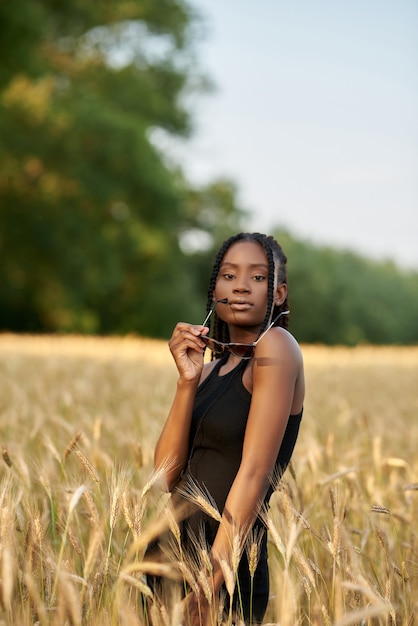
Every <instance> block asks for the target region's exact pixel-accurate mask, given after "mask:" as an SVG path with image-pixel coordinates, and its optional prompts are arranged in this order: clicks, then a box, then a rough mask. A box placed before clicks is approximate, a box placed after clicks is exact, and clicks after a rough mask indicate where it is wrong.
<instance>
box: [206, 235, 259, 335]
mask: <svg viewBox="0 0 418 626" xmlns="http://www.w3.org/2000/svg"><path fill="white" fill-rule="evenodd" d="M268 272H269V266H268V260H267V255H266V253H265V252H264V250H263V248H262V246H261V245H260V244H259V243H257V242H255V241H238V242H236V243H234V244H233V245H232V246H231V247H230V248H229V249H228V251H227V252H226V253H225V256H224V258H223V260H222V263H221V265H220V268H219V274H218V278H217V281H216V286H215V291H214V298H215V299H216V300H220V299H222V298H228V304H226V305H225V304H219V305H218V307H217V313H218V315H219V317H220V318H221V319H222V320H224V321H225V322H226V323H227V324H230V325H237V326H246V327H254V328H258V327H259V326H260V325H261V324H262V323H263V321H264V318H265V316H266V312H267V296H268Z"/></svg>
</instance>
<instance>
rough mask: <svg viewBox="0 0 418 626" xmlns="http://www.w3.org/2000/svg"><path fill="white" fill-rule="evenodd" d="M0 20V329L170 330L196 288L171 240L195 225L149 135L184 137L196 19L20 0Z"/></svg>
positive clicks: (156, 9)
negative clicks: (1, 47) (12, 42)
mask: <svg viewBox="0 0 418 626" xmlns="http://www.w3.org/2000/svg"><path fill="white" fill-rule="evenodd" d="M20 5H21V6H20ZM2 13H3V15H2V18H3V19H2V20H1V28H2V31H3V34H4V35H5V36H4V38H3V40H2V41H3V42H4V45H5V48H4V50H2V53H3V56H2V73H1V75H0V85H1V88H2V90H1V92H0V136H1V137H2V141H1V144H0V200H1V204H0V233H1V234H0V251H1V256H2V264H1V266H0V282H1V284H2V290H1V294H0V311H1V313H0V326H1V327H2V328H6V329H11V330H25V331H43V332H45V331H61V332H63V331H64V332H65V331H70V330H72V331H79V332H80V331H81V332H96V333H110V332H129V331H136V332H141V333H143V334H150V335H160V336H161V335H164V334H167V333H168V332H169V330H168V329H169V328H171V326H172V323H173V322H172V319H173V318H174V312H177V313H176V315H178V314H179V313H180V301H182V300H186V301H187V300H189V294H190V293H191V292H193V285H191V284H190V281H189V279H188V278H186V279H185V280H182V281H180V280H179V277H180V276H181V277H184V276H185V275H186V273H185V271H184V269H185V266H184V263H185V255H184V253H183V252H182V251H181V249H180V248H179V240H178V235H179V233H180V232H181V231H182V230H183V229H184V228H186V225H191V226H192V225H193V220H198V219H199V216H198V215H196V216H194V217H193V220H191V219H190V216H189V215H187V211H186V207H185V204H186V201H185V197H186V195H187V193H188V192H189V191H190V193H191V192H192V190H191V189H188V185H187V183H186V182H185V181H184V179H183V177H182V174H181V172H180V171H178V169H177V168H175V167H174V165H173V164H170V163H169V162H168V161H167V159H166V158H165V156H164V154H162V153H161V151H160V149H159V148H158V145H157V143H156V142H155V141H154V140H153V137H154V135H155V131H156V130H157V129H159V131H160V132H165V133H167V134H170V135H172V136H179V137H180V136H181V137H186V136H187V135H188V134H189V133H190V130H191V116H190V112H189V111H188V110H187V109H186V107H185V104H184V103H185V96H186V95H187V94H189V93H191V92H193V91H196V90H201V89H203V88H204V85H205V81H204V80H203V79H202V78H201V77H200V76H199V75H198V73H197V70H196V68H195V66H194V64H193V63H192V45H193V37H194V33H195V19H194V14H193V12H192V10H191V9H190V8H189V7H188V5H187V4H186V3H184V2H183V1H182V0H164V1H163V2H158V3H155V2H148V1H142V2H139V1H136V2H126V1H122V0H120V1H119V2H113V3H112V4H110V5H109V4H101V3H94V2H92V1H90V2H83V3H73V2H64V3H59V4H57V3H54V2H40V1H39V0H38V1H36V0H22V2H21V3H18V4H17V5H16V3H12V4H8V5H3V8H2ZM28 18H30V19H29V21H28ZM11 33H12V34H13V38H14V40H15V41H16V42H17V46H14V45H13V46H9V45H7V42H8V38H9V37H10V36H11ZM200 193H202V194H204V193H206V192H205V191H204V190H202V191H199V190H193V194H194V195H195V196H196V197H197V198H198V197H199V194H200ZM232 201H233V200H232ZM230 208H231V207H229V206H228V207H226V208H225V211H226V213H227V214H229V211H230ZM234 209H235V207H233V208H232V211H234ZM237 211H238V209H237ZM220 215H221V217H222V207H221V208H220ZM212 228H214V229H215V230H216V227H215V226H212ZM209 230H210V229H209ZM176 283H177V284H178V285H179V287H178V289H176V290H175V289H173V288H167V286H169V287H171V286H172V285H175V284H176ZM158 311H164V313H165V318H164V317H163V316H162V315H158V314H156V312H158ZM172 311H173V315H172V314H171V312H172Z"/></svg>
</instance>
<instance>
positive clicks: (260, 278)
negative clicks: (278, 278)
mask: <svg viewBox="0 0 418 626" xmlns="http://www.w3.org/2000/svg"><path fill="white" fill-rule="evenodd" d="M253 279H254V280H255V281H256V282H261V281H263V280H266V277H265V276H261V275H257V276H253Z"/></svg>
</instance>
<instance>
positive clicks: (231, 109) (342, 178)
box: [183, 0, 418, 269]
mask: <svg viewBox="0 0 418 626" xmlns="http://www.w3.org/2000/svg"><path fill="white" fill-rule="evenodd" d="M192 5H193V6H195V7H196V8H197V9H198V10H199V11H200V13H201V14H202V15H203V16H204V23H205V29H204V31H205V32H204V36H203V37H201V40H199V42H198V45H197V46H196V48H197V56H198V62H199V65H200V67H201V69H202V70H203V71H204V72H205V73H206V74H207V75H208V76H209V77H210V78H211V79H212V81H213V82H214V84H215V90H214V91H213V92H212V93H211V94H210V95H206V96H204V97H200V98H199V99H198V101H197V104H195V105H194V115H195V134H194V138H193V139H192V140H191V141H189V142H188V143H187V148H186V149H185V151H184V155H183V161H184V167H185V170H186V172H187V173H188V175H189V177H190V178H191V180H193V181H195V182H197V183H203V182H207V181H209V180H211V179H213V178H215V177H218V176H227V177H229V178H231V179H232V180H233V181H235V183H236V184H237V186H238V189H239V195H238V199H239V202H240V204H241V205H242V206H243V207H244V208H246V209H248V210H249V211H251V224H250V227H251V229H253V230H258V231H263V232H268V231H270V230H272V229H273V228H275V227H280V228H286V229H288V230H289V231H290V232H291V234H292V235H294V236H295V237H297V238H301V239H304V240H309V241H311V242H313V243H317V244H318V245H332V246H335V247H337V248H345V249H351V250H353V251H356V252H359V253H360V254H362V255H365V256H369V257H371V258H376V259H382V260H383V259H391V260H393V261H395V262H396V263H397V264H399V265H401V266H404V267H412V268H416V269H418V2H417V1H416V0H396V1H394V0H376V1H375V0H350V1H349V2H347V1H344V2H343V1H342V0H340V1H339V0H328V1H326V0H193V2H192Z"/></svg>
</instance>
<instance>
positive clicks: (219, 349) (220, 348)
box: [200, 335, 225, 354]
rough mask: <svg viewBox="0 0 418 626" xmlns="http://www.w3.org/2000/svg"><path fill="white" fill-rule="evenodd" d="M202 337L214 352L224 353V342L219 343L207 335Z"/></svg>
mask: <svg viewBox="0 0 418 626" xmlns="http://www.w3.org/2000/svg"><path fill="white" fill-rule="evenodd" d="M200 338H201V340H202V341H204V342H205V344H206V345H207V347H208V348H209V350H212V352H213V353H214V354H222V353H223V352H224V350H225V347H224V345H223V344H222V343H219V342H218V341H216V340H215V339H212V338H211V337H206V336H205V335H201V336H200Z"/></svg>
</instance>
